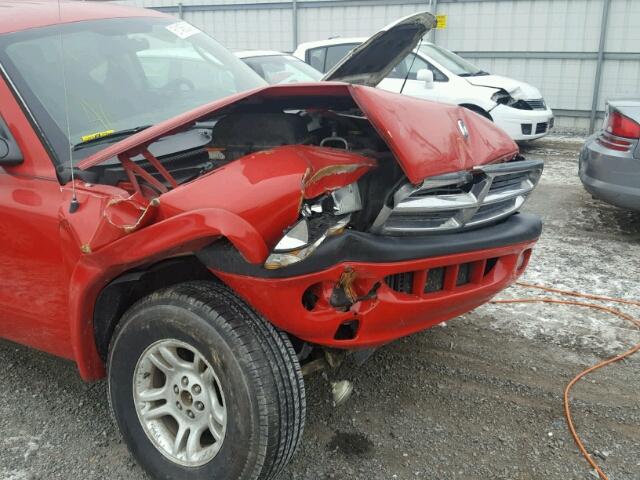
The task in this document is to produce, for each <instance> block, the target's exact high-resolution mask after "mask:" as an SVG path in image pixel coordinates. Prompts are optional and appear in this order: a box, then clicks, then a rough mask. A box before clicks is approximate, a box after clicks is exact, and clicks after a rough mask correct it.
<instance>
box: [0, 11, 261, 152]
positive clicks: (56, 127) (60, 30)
mask: <svg viewBox="0 0 640 480" xmlns="http://www.w3.org/2000/svg"><path fill="white" fill-rule="evenodd" d="M61 51H63V52H64V55H61ZM0 62H2V65H3V66H4V68H5V69H6V71H7V73H8V75H9V77H10V78H11V79H12V81H13V83H14V84H15V85H16V87H17V89H18V91H19V92H20V94H21V96H22V97H23V98H24V99H25V101H26V103H27V105H28V107H29V110H30V111H31V112H32V114H33V115H34V117H35V119H36V121H37V122H38V124H39V126H40V128H41V129H42V130H43V133H44V135H45V137H46V140H47V141H48V142H49V143H50V146H51V147H52V149H53V150H54V152H55V153H56V156H57V157H58V158H57V160H58V161H59V162H68V159H69V143H71V144H72V145H74V146H75V148H74V150H75V152H74V154H73V157H74V160H76V161H77V160H79V159H81V158H83V157H85V156H86V155H88V154H89V153H91V152H87V151H86V150H85V149H83V148H82V147H83V144H85V143H90V144H92V142H95V141H96V140H97V139H98V140H99V141H100V142H101V143H104V142H110V141H116V140H121V139H122V138H123V136H122V135H121V134H122V133H130V134H132V133H135V131H137V130H140V129H142V128H144V127H146V126H150V125H154V124H156V123H159V122H162V121H163V120H166V119H168V118H171V117H173V116H175V115H177V114H180V113H183V112H186V111H189V110H191V109H193V108H195V107H198V106H200V105H203V104H205V103H209V102H211V101H214V100H216V99H219V98H222V97H226V96H228V95H231V94H234V93H237V92H240V91H244V90H248V89H251V88H256V87H260V86H263V85H265V82H264V81H263V80H262V79H261V78H260V77H259V76H258V75H256V74H255V73H254V72H253V71H252V70H251V69H250V68H248V67H247V66H246V65H245V64H244V63H242V62H241V61H240V60H239V59H237V58H236V57H235V56H234V55H233V54H232V53H230V52H229V51H227V50H226V49H225V48H224V47H222V46H221V45H220V44H218V43H217V42H216V41H215V40H213V39H212V38H211V37H209V36H207V35H205V34H204V33H202V32H200V31H199V30H197V29H196V28H195V27H192V26H191V25H189V24H188V23H185V22H179V21H176V20H175V19H171V18H166V19H165V18H117V19H105V20H97V21H87V22H76V23H69V24H63V25H56V26H52V27H46V28H38V29H32V30H26V31H22V32H17V33H13V34H9V35H5V36H2V37H0ZM63 65H64V73H65V75H63V68H62V67H63ZM65 91H66V94H65ZM65 98H66V100H67V102H66V103H67V109H65ZM67 110H68V111H67ZM67 116H68V123H69V125H68V130H69V133H67ZM123 131H124V132H123ZM118 133H121V134H120V135H118ZM110 137H113V138H110ZM102 146H103V147H104V145H102Z"/></svg>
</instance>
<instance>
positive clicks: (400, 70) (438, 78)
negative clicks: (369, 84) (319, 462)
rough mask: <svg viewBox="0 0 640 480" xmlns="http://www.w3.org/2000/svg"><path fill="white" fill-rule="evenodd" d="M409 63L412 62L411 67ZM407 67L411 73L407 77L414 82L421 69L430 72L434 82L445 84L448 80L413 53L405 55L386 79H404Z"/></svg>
mask: <svg viewBox="0 0 640 480" xmlns="http://www.w3.org/2000/svg"><path fill="white" fill-rule="evenodd" d="M411 62H413V65H411ZM409 67H411V72H410V73H409V76H408V77H407V78H408V79H409V80H415V79H416V78H417V75H418V70H422V69H429V70H431V71H432V72H433V80H434V81H435V82H447V81H448V80H449V79H448V78H447V76H446V75H445V74H444V73H442V72H441V71H440V70H438V69H437V68H436V67H434V66H433V65H431V64H430V63H429V62H427V61H426V60H424V59H422V58H421V57H418V56H417V55H416V54H414V53H411V54H409V55H407V56H406V57H405V59H404V60H402V61H401V62H400V63H399V64H398V65H396V67H395V68H394V69H393V70H392V71H391V73H389V75H388V78H404V77H405V76H406V75H407V70H408V69H409Z"/></svg>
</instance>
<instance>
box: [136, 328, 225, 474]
mask: <svg viewBox="0 0 640 480" xmlns="http://www.w3.org/2000/svg"><path fill="white" fill-rule="evenodd" d="M133 395H134V402H135V406H136V411H137V413H138V419H139V420H140V424H141V425H142V427H143V429H144V431H145V433H146V434H147V437H148V438H149V440H150V441H151V443H152V444H153V445H154V446H155V447H156V448H157V449H158V450H159V451H160V452H161V453H162V454H163V455H164V456H165V457H167V458H169V459H170V460H172V461H174V462H176V463H179V464H181V465H185V466H190V467H195V466H200V465H204V464H205V463H207V462H209V461H211V460H212V459H213V458H214V457H215V456H216V455H217V453H218V452H219V450H220V447H221V446H222V443H223V440H224V435H225V432H226V427H227V408H226V403H225V401H224V393H223V388H222V385H221V384H220V381H219V379H218V377H217V375H216V373H215V371H214V370H213V368H212V367H211V364H210V363H209V362H208V361H207V360H206V359H205V358H204V356H203V355H202V354H201V353H200V352H199V351H198V350H197V349H196V348H194V347H192V346H190V345H188V344H186V343H184V342H181V341H179V340H173V339H167V340H160V341H158V342H156V343H154V344H152V345H151V346H149V347H148V348H147V349H146V350H145V351H144V352H143V354H142V355H141V356H140V359H139V360H138V364H137V365H136V370H135V373H134V384H133Z"/></svg>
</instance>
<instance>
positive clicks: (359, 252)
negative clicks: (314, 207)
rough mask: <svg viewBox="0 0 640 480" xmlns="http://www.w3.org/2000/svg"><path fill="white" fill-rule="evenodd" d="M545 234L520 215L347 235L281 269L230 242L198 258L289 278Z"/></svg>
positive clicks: (231, 269)
mask: <svg viewBox="0 0 640 480" xmlns="http://www.w3.org/2000/svg"><path fill="white" fill-rule="evenodd" d="M541 232H542V222H541V220H540V217H538V216H537V215H532V214H526V213H518V214H515V215H512V216H511V217H509V218H507V219H506V220H504V221H503V222H501V223H498V224H495V225H491V226H488V227H484V228H480V229H477V230H470V231H465V232H457V233H449V234H444V235H431V236H405V237H393V236H388V235H372V234H370V233H364V232H357V231H354V230H347V231H345V232H344V233H343V234H341V235H338V236H335V237H330V238H328V239H327V240H325V241H324V242H323V243H322V244H321V245H320V246H319V247H318V249H317V250H316V251H315V252H314V253H313V254H311V255H310V256H309V257H308V258H306V259H305V260H302V261H300V262H298V263H295V264H293V265H289V266H287V267H283V268H280V269H277V270H267V269H266V268H264V267H263V266H262V265H253V264H251V263H247V261H246V260H244V258H243V257H242V255H240V253H239V252H238V251H237V250H236V249H235V248H234V247H233V245H231V244H230V243H228V242H216V243H213V244H212V245H210V246H208V247H206V248H204V249H202V250H201V251H200V252H198V253H197V256H198V258H199V259H200V260H201V261H202V262H203V263H204V264H205V265H206V266H207V267H208V268H211V269H213V270H218V271H222V272H227V273H234V274H238V275H247V276H251V277H262V278H287V277H295V276H299V275H305V274H308V273H313V272H318V271H321V270H324V269H326V268H328V267H331V266H332V265H335V264H337V263H342V262H350V261H352V262H369V263H389V262H402V261H406V260H415V259H421V258H429V257H438V256H443V255H452V254H455V253H464V252H472V251H476V250H484V249H488V248H497V247H505V246H508V245H514V244H518V243H524V242H528V241H532V240H536V239H537V238H538V237H540V233H541Z"/></svg>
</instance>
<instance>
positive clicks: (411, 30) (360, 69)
mask: <svg viewBox="0 0 640 480" xmlns="http://www.w3.org/2000/svg"><path fill="white" fill-rule="evenodd" d="M435 26H436V18H435V17H434V16H433V15H432V14H431V13H429V12H419V13H414V14H412V15H409V16H407V17H404V18H401V19H400V20H397V21H395V22H393V23H391V24H390V25H387V26H386V27H384V28H383V29H382V30H380V31H379V32H378V33H376V34H374V35H372V36H371V37H370V38H369V39H368V40H367V41H365V42H364V43H363V44H361V45H359V46H357V47H355V48H354V49H353V50H351V52H349V53H348V54H347V55H346V56H345V57H344V58H343V59H342V60H341V61H339V62H338V63H337V64H336V65H335V66H334V67H333V68H332V69H331V70H329V72H327V73H326V74H325V76H324V77H322V80H326V81H337V82H348V83H356V84H359V85H367V86H369V87H375V86H376V85H378V83H380V82H381V81H382V80H383V79H384V78H385V77H386V76H387V75H388V74H389V72H391V70H393V69H394V68H395V66H396V65H398V63H400V62H401V61H402V60H403V59H404V58H405V57H406V56H407V55H408V54H409V52H411V51H412V50H413V49H414V48H415V47H416V46H417V45H418V43H419V42H420V40H421V39H422V37H424V35H425V34H427V32H429V30H431V29H432V28H434V27H435Z"/></svg>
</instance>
